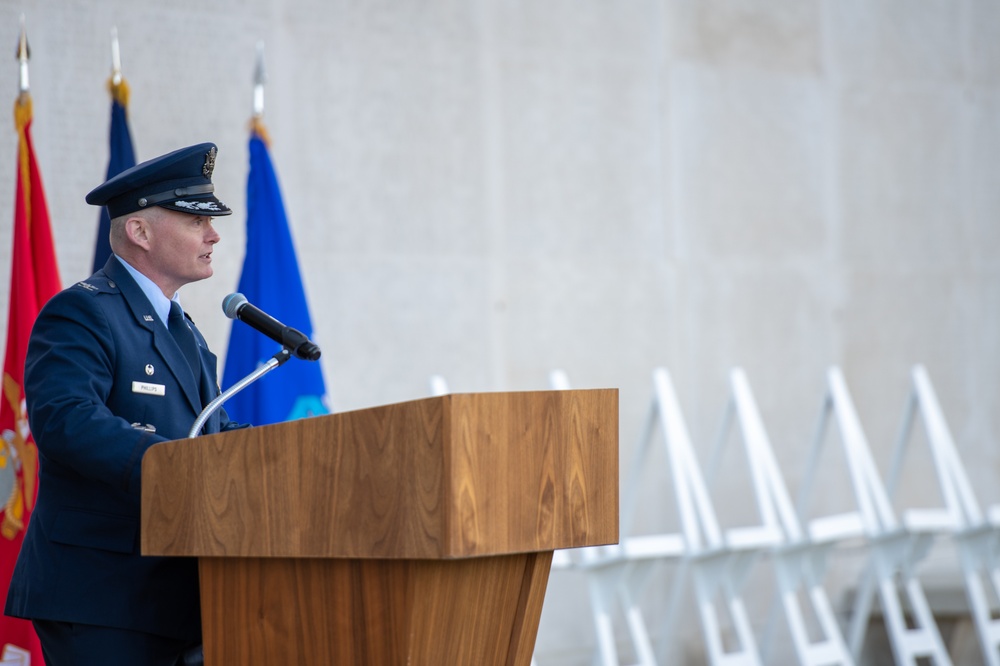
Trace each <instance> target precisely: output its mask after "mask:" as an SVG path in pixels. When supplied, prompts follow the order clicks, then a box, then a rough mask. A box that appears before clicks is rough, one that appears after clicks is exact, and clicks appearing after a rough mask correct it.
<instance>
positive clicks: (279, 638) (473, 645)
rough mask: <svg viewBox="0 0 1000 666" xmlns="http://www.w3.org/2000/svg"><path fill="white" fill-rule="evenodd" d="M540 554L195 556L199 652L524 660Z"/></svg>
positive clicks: (212, 655) (301, 660)
mask: <svg viewBox="0 0 1000 666" xmlns="http://www.w3.org/2000/svg"><path fill="white" fill-rule="evenodd" d="M551 559H552V554H551V553H517V554H513V555H503V556H499V557H477V558H469V559H463V560H368V559H362V560H343V559H292V558H244V559H237V560H234V561H228V562H227V561H226V560H222V559H217V558H205V559H202V560H201V574H202V580H203V585H202V607H203V610H202V613H203V616H204V618H205V663H206V665H211V666H245V665H246V664H255V665H258V666H266V665H270V664H275V665H284V664H351V665H352V666H362V665H376V664H377V665H381V664H385V665H387V666H389V665H397V664H398V665H400V666H403V665H405V664H409V665H411V666H420V665H427V666H439V665H442V664H456V665H457V664H470V665H471V664H475V665H477V666H483V665H489V664H497V665H513V664H525V665H526V664H529V663H530V661H531V652H532V648H533V646H534V644H535V634H536V632H537V629H538V617H539V615H540V614H541V609H542V598H543V597H544V591H545V584H546V580H547V577H548V571H549V563H550V562H551ZM204 581H207V584H206V583H205V582H204ZM289 638H290V640H289Z"/></svg>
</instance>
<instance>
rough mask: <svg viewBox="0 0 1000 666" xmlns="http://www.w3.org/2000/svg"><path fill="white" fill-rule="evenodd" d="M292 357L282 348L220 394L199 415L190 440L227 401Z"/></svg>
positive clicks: (190, 433)
mask: <svg viewBox="0 0 1000 666" xmlns="http://www.w3.org/2000/svg"><path fill="white" fill-rule="evenodd" d="M291 357H292V355H291V353H290V352H289V351H288V350H287V349H285V348H282V350H281V351H279V352H278V353H277V354H275V355H274V356H272V357H271V358H269V359H268V360H267V363H265V364H264V365H262V366H260V367H259V368H257V369H256V370H254V371H253V372H251V373H250V374H249V375H247V376H246V377H244V378H243V379H241V380H240V381H238V382H236V383H235V384H233V385H232V386H230V387H229V388H228V389H226V390H225V391H223V392H222V393H220V394H219V395H218V396H216V398H215V400H213V401H212V402H210V403H208V405H207V406H206V407H205V409H203V410H201V414H199V415H198V418H197V419H195V422H194V425H192V426H191V430H190V431H188V439H191V438H193V437H197V436H198V433H199V432H201V429H202V428H204V427H205V423H206V422H207V421H208V419H209V417H211V416H212V414H214V413H215V410H217V409H218V408H219V407H221V406H222V403H224V402H225V401H226V400H229V399H230V398H232V397H233V396H234V395H236V394H237V393H239V392H240V391H242V390H243V389H245V388H246V387H247V386H250V384H253V383H254V382H255V381H257V380H258V379H260V378H261V377H263V376H264V375H266V374H267V373H269V372H271V371H272V370H274V369H275V368H277V367H278V366H279V365H281V364H282V363H284V362H285V361H287V360H288V359H290V358H291Z"/></svg>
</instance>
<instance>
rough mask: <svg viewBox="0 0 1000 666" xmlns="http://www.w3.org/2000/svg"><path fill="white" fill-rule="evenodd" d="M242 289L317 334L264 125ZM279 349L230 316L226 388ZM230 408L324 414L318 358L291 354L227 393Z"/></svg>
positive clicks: (258, 134)
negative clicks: (243, 387)
mask: <svg viewBox="0 0 1000 666" xmlns="http://www.w3.org/2000/svg"><path fill="white" fill-rule="evenodd" d="M238 291H239V292H240V293H241V294H243V295H244V296H246V297H247V300H248V301H250V303H251V304H253V305H256V306H257V307H258V308H260V309H261V310H264V311H265V312H267V313H268V314H270V315H272V316H273V317H274V318H275V319H277V320H278V321H280V322H282V323H284V324H285V325H287V326H291V327H293V328H297V329H298V330H300V331H302V332H303V333H305V334H306V336H308V337H312V322H311V321H310V318H309V308H308V306H307V305H306V296H305V290H304V289H303V287H302V277H301V275H300V274H299V264H298V260H297V259H296V257H295V246H294V245H293V244H292V235H291V232H290V231H289V229H288V219H287V218H286V216H285V205H284V203H283V201H282V198H281V190H280V188H279V187H278V178H277V176H276V174H275V172H274V166H273V165H272V164H271V157H270V154H269V153H268V150H267V143H266V142H265V139H264V136H263V129H262V128H261V127H259V123H257V124H255V126H254V131H253V133H252V134H251V135H250V175H249V177H248V179H247V250H246V256H245V257H244V259H243V273H242V275H241V276H240V285H239V289H238ZM280 350H281V345H279V344H278V343H277V342H274V341H273V340H271V339H270V338H268V337H266V336H265V335H263V334H261V333H258V332H257V331H256V330H255V329H253V328H251V327H250V326H247V325H246V324H244V323H242V322H239V321H233V326H232V329H231V332H230V334H229V350H228V352H227V353H226V366H225V370H224V372H223V375H222V384H223V388H227V387H229V386H232V385H233V384H235V383H236V382H238V381H239V380H240V379H242V378H243V377H245V376H246V375H248V374H250V373H251V372H253V371H254V370H255V369H257V367H258V366H260V365H262V364H264V363H266V362H267V360H268V359H269V358H271V357H272V356H274V355H275V354H276V353H277V352H278V351H280ZM225 408H226V411H227V412H228V413H229V416H230V417H231V418H233V419H234V420H236V421H239V422H241V423H252V424H254V425H266V424H268V423H279V422H281V421H289V420H292V419H297V418H302V417H306V416H316V415H320V414H327V413H329V409H328V408H327V406H326V386H325V385H324V383H323V371H322V369H321V367H320V365H319V363H317V362H314V361H303V360H301V359H298V358H292V359H291V360H289V361H288V362H287V363H285V364H284V365H282V366H281V367H279V368H277V369H275V370H272V371H271V372H270V373H268V374H266V375H264V377H262V378H261V379H258V380H257V381H256V382H254V383H253V384H251V385H250V386H248V387H247V388H245V389H243V390H242V391H241V392H240V393H237V394H236V395H235V396H233V397H232V398H230V399H229V401H228V402H227V403H226V405H225Z"/></svg>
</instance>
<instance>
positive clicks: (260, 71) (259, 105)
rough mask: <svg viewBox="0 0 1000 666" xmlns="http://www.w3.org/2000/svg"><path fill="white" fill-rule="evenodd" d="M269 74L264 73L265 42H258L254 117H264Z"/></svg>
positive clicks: (254, 78)
mask: <svg viewBox="0 0 1000 666" xmlns="http://www.w3.org/2000/svg"><path fill="white" fill-rule="evenodd" d="M265 83H267V74H266V73H265V72H264V42H257V64H256V66H255V67H254V70H253V117H254V118H260V117H262V116H263V115H264V84H265Z"/></svg>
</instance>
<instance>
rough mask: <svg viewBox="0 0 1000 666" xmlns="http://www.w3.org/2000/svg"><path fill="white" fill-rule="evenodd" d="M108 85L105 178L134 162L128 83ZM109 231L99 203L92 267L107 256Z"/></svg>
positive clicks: (109, 254) (102, 261) (103, 211)
mask: <svg viewBox="0 0 1000 666" xmlns="http://www.w3.org/2000/svg"><path fill="white" fill-rule="evenodd" d="M108 87H109V88H110V89H111V131H110V132H109V135H108V138H109V141H108V143H109V146H108V147H109V157H108V178H111V177H112V176H117V175H118V174H119V173H121V172H122V171H124V170H125V169H128V168H130V167H134V166H135V149H134V148H133V147H132V135H131V133H130V132H129V129H128V84H126V83H125V79H123V78H120V79H119V80H118V82H117V83H115V82H114V81H113V80H112V81H111V82H110V83H109V84H108ZM110 233H111V218H110V217H108V209H107V208H106V207H104V206H101V213H100V216H99V218H98V222H97V244H96V245H95V246H94V271H95V272H96V271H97V270H99V269H101V268H104V263H105V262H106V261H107V260H108V257H110V256H111V243H110V241H109V240H108V236H109V235H110Z"/></svg>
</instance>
